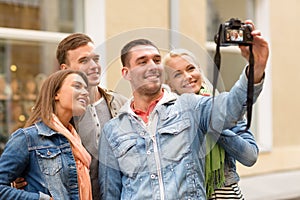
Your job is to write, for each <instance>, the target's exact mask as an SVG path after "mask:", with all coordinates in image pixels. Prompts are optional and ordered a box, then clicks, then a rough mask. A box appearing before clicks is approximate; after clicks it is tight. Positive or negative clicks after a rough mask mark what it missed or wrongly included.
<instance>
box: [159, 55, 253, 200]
mask: <svg viewBox="0 0 300 200" xmlns="http://www.w3.org/2000/svg"><path fill="white" fill-rule="evenodd" d="M163 65H164V68H165V74H166V76H165V78H166V80H165V81H166V83H167V84H168V85H169V86H170V88H171V90H172V91H173V92H175V93H177V94H179V95H181V94H184V93H195V94H199V95H204V96H210V95H211V90H212V88H211V85H210V84H209V81H208V80H207V79H206V78H205V77H204V75H203V73H202V71H201V69H200V66H199V62H197V60H196V58H195V56H194V55H193V54H192V53H191V52H189V51H188V50H185V49H174V50H172V51H170V52H169V53H168V54H166V55H165V57H164V59H163ZM245 129H246V121H245V120H243V121H240V122H239V123H238V124H237V125H236V126H235V127H233V128H231V129H227V130H224V131H223V132H222V134H221V135H219V134H214V133H210V135H209V136H207V140H208V141H209V142H210V143H211V144H210V145H211V146H213V147H211V146H209V147H208V148H207V151H208V152H206V194H207V197H208V198H209V199H210V200H213V199H244V197H243V194H242V192H241V190H240V188H239V186H238V182H239V175H238V173H237V171H236V160H238V161H239V162H240V163H242V164H244V165H245V166H252V165H254V164H255V162H256V160H257V157H258V151H259V150H258V147H257V144H256V142H255V139H254V137H253V135H252V133H251V132H250V131H249V130H247V131H244V130H245ZM208 137H209V138H208ZM211 140H212V141H211ZM216 143H217V144H216ZM212 151H214V152H212ZM220 155H221V156H220ZM214 165H215V166H214ZM210 179H211V180H210Z"/></svg>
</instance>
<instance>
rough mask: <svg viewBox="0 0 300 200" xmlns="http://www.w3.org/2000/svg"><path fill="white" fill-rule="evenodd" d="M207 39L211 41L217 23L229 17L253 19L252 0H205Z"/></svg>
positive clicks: (216, 29) (216, 28) (215, 31)
mask: <svg viewBox="0 0 300 200" xmlns="http://www.w3.org/2000/svg"><path fill="white" fill-rule="evenodd" d="M206 2H207V4H206V5H207V18H206V21H207V23H206V24H207V40H208V41H213V40H214V36H215V34H216V33H217V31H218V28H219V25H220V24H221V23H224V22H225V21H228V20H229V19H230V18H238V19H240V20H242V21H244V20H246V19H252V21H255V19H254V0H225V1H224V0H207V1H206Z"/></svg>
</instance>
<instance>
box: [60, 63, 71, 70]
mask: <svg viewBox="0 0 300 200" xmlns="http://www.w3.org/2000/svg"><path fill="white" fill-rule="evenodd" d="M59 67H60V69H68V68H69V67H68V65H66V64H65V63H63V64H61V65H60V66H59Z"/></svg>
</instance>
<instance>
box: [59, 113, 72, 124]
mask: <svg viewBox="0 0 300 200" xmlns="http://www.w3.org/2000/svg"><path fill="white" fill-rule="evenodd" d="M56 116H57V118H58V119H59V121H60V122H61V123H62V124H63V125H64V127H68V125H69V123H70V120H71V118H72V115H68V114H66V113H65V112H64V113H61V112H57V113H56Z"/></svg>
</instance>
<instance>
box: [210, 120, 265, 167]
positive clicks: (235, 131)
mask: <svg viewBox="0 0 300 200" xmlns="http://www.w3.org/2000/svg"><path fill="white" fill-rule="evenodd" d="M245 128H246V121H241V122H239V123H238V124H237V125H236V126H235V127H233V128H232V129H227V130H224V131H223V132H222V133H221V134H220V135H219V136H218V134H214V139H215V140H217V143H218V144H219V145H220V146H221V147H223V148H224V150H225V151H226V153H228V154H229V155H231V156H232V157H233V158H235V159H236V160H238V161H239V162H240V163H242V164H243V165H245V166H248V167H250V166H252V165H254V164H255V163H256V161H257V157H258V153H259V150H258V147H257V144H256V142H255V139H254V137H253V135H252V133H251V132H250V131H249V130H247V131H244V130H245Z"/></svg>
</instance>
